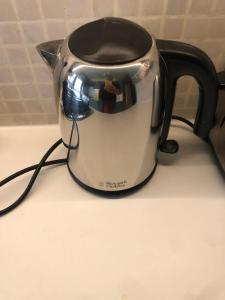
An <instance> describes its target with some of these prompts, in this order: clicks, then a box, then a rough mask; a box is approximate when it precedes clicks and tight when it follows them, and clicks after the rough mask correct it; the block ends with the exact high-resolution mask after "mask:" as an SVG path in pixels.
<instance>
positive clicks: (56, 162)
mask: <svg viewBox="0 0 225 300" xmlns="http://www.w3.org/2000/svg"><path fill="white" fill-rule="evenodd" d="M172 119H174V120H178V121H181V122H183V123H185V124H187V125H188V126H190V127H191V128H193V126H194V125H193V124H192V123H191V122H190V121H189V120H187V119H185V118H182V117H180V116H177V115H173V116H172ZM62 142H63V141H62V139H59V140H58V141H57V142H55V143H54V144H53V145H52V146H51V147H50V148H49V150H48V151H47V152H46V153H45V155H44V156H43V157H42V159H41V160H40V162H39V163H38V164H36V165H32V166H29V167H27V168H24V169H22V170H20V171H18V172H16V173H14V174H12V175H10V176H8V177H6V178H5V179H3V180H2V181H0V187H1V186H3V185H5V184H7V183H9V182H10V181H11V180H13V179H15V178H17V177H19V176H21V175H23V174H25V173H28V172H30V171H33V170H35V171H34V173H33V175H32V176H31V179H30V181H29V183H28V185H27V187H26V189H25V190H24V192H23V193H22V194H21V195H20V197H19V198H18V199H17V200H16V201H15V202H13V203H12V204H11V205H9V206H7V207H6V208H3V209H2V210H0V217H1V216H3V215H5V214H7V213H9V212H10V211H12V210H13V209H14V208H16V207H17V206H18V205H19V204H21V203H22V202H23V201H24V200H25V198H26V196H27V195H28V194H29V192H30V190H31V189H32V187H33V185H34V183H35V180H36V179H37V176H38V174H39V173H40V171H41V169H42V168H43V167H47V166H51V165H60V164H61V165H64V164H66V163H67V158H63V159H56V160H51V161H47V159H48V158H49V156H50V155H51V154H52V152H53V151H54V150H55V149H56V148H57V147H58V146H59V145H60V144H62Z"/></svg>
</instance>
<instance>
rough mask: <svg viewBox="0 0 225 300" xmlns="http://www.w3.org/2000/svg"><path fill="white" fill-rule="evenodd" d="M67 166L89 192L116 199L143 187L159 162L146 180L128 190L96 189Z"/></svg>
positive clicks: (73, 176) (76, 180)
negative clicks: (85, 182) (81, 179)
mask: <svg viewBox="0 0 225 300" xmlns="http://www.w3.org/2000/svg"><path fill="white" fill-rule="evenodd" d="M67 167H68V170H69V173H70V175H71V176H72V178H73V180H74V181H75V182H76V183H77V184H79V185H80V186H81V187H82V188H83V189H85V190H86V191H88V192H91V193H94V194H96V195H98V196H101V197H107V198H111V199H116V198H121V197H125V196H128V195H130V194H132V193H134V192H136V191H138V190H139V189H140V188H142V187H143V186H144V185H145V184H146V183H147V182H148V181H149V180H150V179H151V178H152V176H153V175H154V173H155V170H156V167H157V162H156V164H155V166H154V168H153V170H152V172H151V173H150V175H149V176H148V177H147V178H146V179H145V180H144V181H142V182H141V183H139V184H137V185H135V186H133V187H131V188H129V189H126V190H120V191H103V190H98V189H95V188H92V187H90V186H88V185H86V184H84V183H83V182H81V181H80V180H79V179H78V178H77V177H76V176H75V175H74V174H73V172H72V171H71V169H70V167H69V165H68V164H67Z"/></svg>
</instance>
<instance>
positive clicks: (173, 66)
mask: <svg viewBox="0 0 225 300" xmlns="http://www.w3.org/2000/svg"><path fill="white" fill-rule="evenodd" d="M156 44H157V47H158V50H159V52H160V56H161V59H162V60H164V62H165V64H166V68H167V72H166V74H165V76H166V87H165V91H164V92H165V114H164V123H163V128H162V132H161V140H160V145H163V144H165V143H166V140H167V136H168V133H169V127H170V122H171V117H172V112H173V105H174V99H175V92H176V85H177V80H178V79H179V78H180V77H182V76H186V75H187V76H192V77H194V78H195V79H196V80H197V82H198V84H199V101H198V110H197V114H196V118H195V122H194V128H193V130H194V133H195V134H196V135H198V136H199V137H201V138H206V137H207V136H208V134H209V131H210V129H211V128H212V126H213V122H214V117H215V113H216V107H217V98H218V79H217V73H216V70H215V67H214V65H213V63H212V61H211V59H210V58H209V57H208V55H207V54H205V53H204V52H203V51H201V50H200V49H198V48H196V47H194V46H191V45H188V44H185V43H182V42H175V41H169V40H156Z"/></svg>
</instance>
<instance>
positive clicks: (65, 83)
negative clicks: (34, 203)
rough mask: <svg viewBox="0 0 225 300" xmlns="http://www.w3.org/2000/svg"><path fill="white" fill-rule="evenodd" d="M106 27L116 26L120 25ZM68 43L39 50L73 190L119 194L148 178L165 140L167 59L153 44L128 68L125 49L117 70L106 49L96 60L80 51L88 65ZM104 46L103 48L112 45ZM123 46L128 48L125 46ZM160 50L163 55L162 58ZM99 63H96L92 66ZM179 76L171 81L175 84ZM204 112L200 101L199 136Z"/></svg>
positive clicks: (159, 44) (50, 45)
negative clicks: (47, 68) (48, 72)
mask: <svg viewBox="0 0 225 300" xmlns="http://www.w3.org/2000/svg"><path fill="white" fill-rule="evenodd" d="M106 19H107V18H106ZM108 19H109V18H108ZM104 20H105V19H104ZM111 20H113V22H115V24H117V25H118V22H120V20H121V19H117V18H111V19H110V22H111ZM104 22H105V21H104ZM108 22H109V21H108ZM116 22H117V23H116ZM121 22H122V21H121ZM126 22H129V21H126ZM130 23H131V22H130ZM90 24H91V23H90ZM98 26H99V24H98ZM110 26H111V25H110ZM115 26H116V25H115ZM104 30H105V27H104ZM110 30H111V29H110ZM75 32H76V31H75ZM85 34H86V33H85ZM92 35H93V30H92ZM80 36H81V35H80ZM80 36H78V39H79V38H80ZM71 38H73V39H74V36H72V37H71V36H69V37H67V38H66V39H65V40H59V41H52V42H47V43H43V44H41V45H39V46H38V51H39V53H40V54H41V56H42V57H43V58H44V60H45V61H46V62H47V64H48V65H49V66H50V68H51V70H52V73H53V79H54V87H55V98H56V103H57V106H58V107H59V111H58V112H59V123H60V128H61V133H62V139H63V142H64V145H65V146H66V147H67V149H68V169H69V171H70V173H71V174H72V176H73V177H74V179H75V180H76V181H77V182H79V183H80V184H81V185H84V186H86V187H89V188H90V189H92V190H93V191H106V192H116V191H122V190H129V189H132V188H133V187H136V186H139V185H141V184H142V183H143V182H145V181H147V180H148V179H149V178H150V177H151V175H152V174H153V172H154V170H155V168H156V164H157V150H158V147H159V145H160V144H161V146H162V145H164V146H165V143H166V138H164V140H163V141H160V135H161V138H162V135H163V133H162V132H161V125H162V120H163V118H166V117H167V118H168V114H169V115H171V112H170V109H167V111H168V113H167V114H166V113H165V111H164V110H165V109H164V99H165V97H168V98H169V97H170V98H173V97H174V95H168V93H167V92H165V91H164V89H165V86H164V84H163V83H162V81H163V80H162V79H163V78H164V77H166V76H167V77H168V74H167V73H168V70H169V67H168V68H167V67H166V68H164V71H162V66H161V65H162V61H163V63H167V62H170V61H171V58H170V57H169V58H168V57H167V54H168V53H167V51H166V50H165V49H164V46H165V45H164V44H163V42H161V43H160V41H159V42H156V41H155V40H154V38H152V37H150V38H149V48H146V49H145V53H144V55H142V56H141V57H138V55H136V54H137V53H138V51H139V50H137V52H136V54H135V55H136V56H135V55H134V54H133V53H132V51H131V52H130V54H129V55H130V56H129V55H128V56H129V57H131V56H132V57H134V58H135V59H130V61H129V59H127V57H128V56H127V57H126V55H125V54H124V52H123V51H124V49H122V50H121V53H120V59H123V61H122V63H121V62H117V60H118V55H115V53H111V54H110V55H111V56H110V57H111V58H110V59H111V60H112V63H111V61H110V59H109V60H107V58H106V56H107V55H108V52H110V51H109V50H108V49H107V51H108V52H104V49H103V48H101V50H100V51H99V53H100V54H99V53H98V56H96V51H97V50H96V49H95V52H94V55H95V56H93V55H92V52H91V54H90V51H89V48H88V50H87V49H85V50H83V53H84V52H85V51H86V52H85V55H86V56H85V57H89V58H87V59H83V57H84V56H83V57H81V56H80V55H79V53H78V55H76V52H75V53H74V51H73V49H72V48H71V47H70V43H71ZM76 38H77V37H76ZM82 38H83V36H82ZM95 38H96V37H95ZM116 38H117V37H116ZM107 39H108V40H109V34H108V35H107ZM81 40H82V39H81ZM108 40H107V41H106V42H105V43H108V45H111V44H110V43H111V41H108ZM86 43H87V41H86ZM157 43H158V44H157ZM127 45H128V46H129V45H130V44H129V41H128V44H127ZM169 45H170V44H169ZM128 46H127V47H128ZM170 46H171V45H170ZM85 47H86V46H85ZM95 47H96V45H93V43H92V45H90V48H95ZM131 47H135V45H134V46H133V45H131ZM159 48H161V51H162V53H163V54H160V53H159V50H160V49H159ZM71 49H72V50H71ZM98 49H99V45H98ZM102 49H103V50H102ZM109 49H110V48H109ZM146 50H147V51H146ZM80 51H81V50H80ZM125 51H127V49H125ZM141 51H142V50H141ZM170 52H171V51H170ZM105 53H106V54H105ZM88 55H89V56H88ZM162 55H164V59H162ZM139 56H140V55H139ZM90 57H91V58H90ZM93 57H94V58H93ZM96 57H97V58H96ZM99 57H100V59H102V61H101V63H97V62H98V61H97V60H99ZM121 57H122V58H121ZM95 60H96V61H97V62H95ZM168 65H169V63H168ZM206 71H207V72H208V70H206ZM213 71H214V70H213ZM171 73H172V72H171ZM179 76H181V74H179ZM179 76H177V78H176V76H174V82H175V81H176V80H177V79H178V77H179ZM168 81H169V80H167V85H169V84H171V85H172V86H173V85H174V89H175V83H173V82H172V83H168ZM199 83H200V85H201V82H200V81H199ZM203 84H204V82H203ZM203 84H202V85H203ZM167 89H168V87H167ZM170 90H172V88H171V89H170ZM162 91H163V92H162ZM215 91H216V88H215ZM174 93H175V92H174ZM162 94H163V95H164V96H162ZM169 102H170V103H171V102H173V101H169ZM206 102H207V101H206ZM203 104H204V100H202V104H201V108H200V110H201V111H200V112H201V116H198V117H199V121H198V120H197V122H196V124H197V123H198V124H197V125H196V133H197V134H198V133H199V132H198V131H201V130H202V128H201V126H200V125H199V123H201V121H202V119H204V118H203V117H204V114H205V113H204V105H203ZM167 106H168V104H167ZM214 106H215V105H214ZM214 106H213V107H214ZM171 107H172V103H171ZM213 109H214V108H213ZM206 110H207V109H206ZM212 115H213V112H212ZM200 119H201V120H200ZM209 121H210V122H211V120H209ZM169 122H170V119H169V120H168V122H167V124H166V126H165V127H164V131H168V126H169ZM207 124H208V123H207ZM203 131H204V128H203ZM206 131H208V129H207V130H206ZM167 134H168V132H167V133H166V137H167ZM205 134H207V133H203V134H202V135H205ZM164 135H165V134H164ZM199 135H201V133H200V134H199ZM162 148H163V147H162ZM164 148H165V147H164ZM168 152H169V151H168Z"/></svg>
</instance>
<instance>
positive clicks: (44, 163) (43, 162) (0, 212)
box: [0, 139, 67, 216]
mask: <svg viewBox="0 0 225 300" xmlns="http://www.w3.org/2000/svg"><path fill="white" fill-rule="evenodd" d="M61 143H62V139H60V140H58V141H57V142H56V143H54V144H53V145H52V146H51V147H50V148H49V150H48V151H47V152H46V153H45V155H44V156H43V157H42V159H41V160H40V162H39V164H36V165H33V166H30V167H27V168H25V169H23V170H20V171H18V172H16V173H14V174H12V175H10V176H9V177H7V178H5V179H3V180H2V181H0V187H1V186H3V185H5V184H6V183H8V182H10V181H11V180H13V179H15V178H16V177H18V176H20V175H22V174H25V173H27V172H30V171H32V170H35V171H34V173H33V175H32V176H31V179H30V181H29V183H28V185H27V187H26V189H25V190H24V192H23V193H22V194H21V195H20V197H19V198H18V199H17V200H16V201H15V202H13V203H12V204H11V205H9V206H7V207H6V208H3V209H2V210H0V216H3V215H5V214H7V213H9V212H10V211H12V210H13V209H14V208H16V207H17V206H18V205H19V204H21V203H22V202H23V201H24V199H25V198H26V196H27V195H28V193H29V192H30V190H31V189H32V187H33V185H34V182H35V180H36V179H37V176H38V174H39V172H40V171H41V168H42V167H45V166H49V165H56V164H65V163H66V162H67V159H57V160H52V161H48V162H47V161H46V160H47V159H48V157H49V156H50V155H51V154H52V152H53V151H54V150H55V149H56V148H57V147H58V146H59V145H60V144H61Z"/></svg>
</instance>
